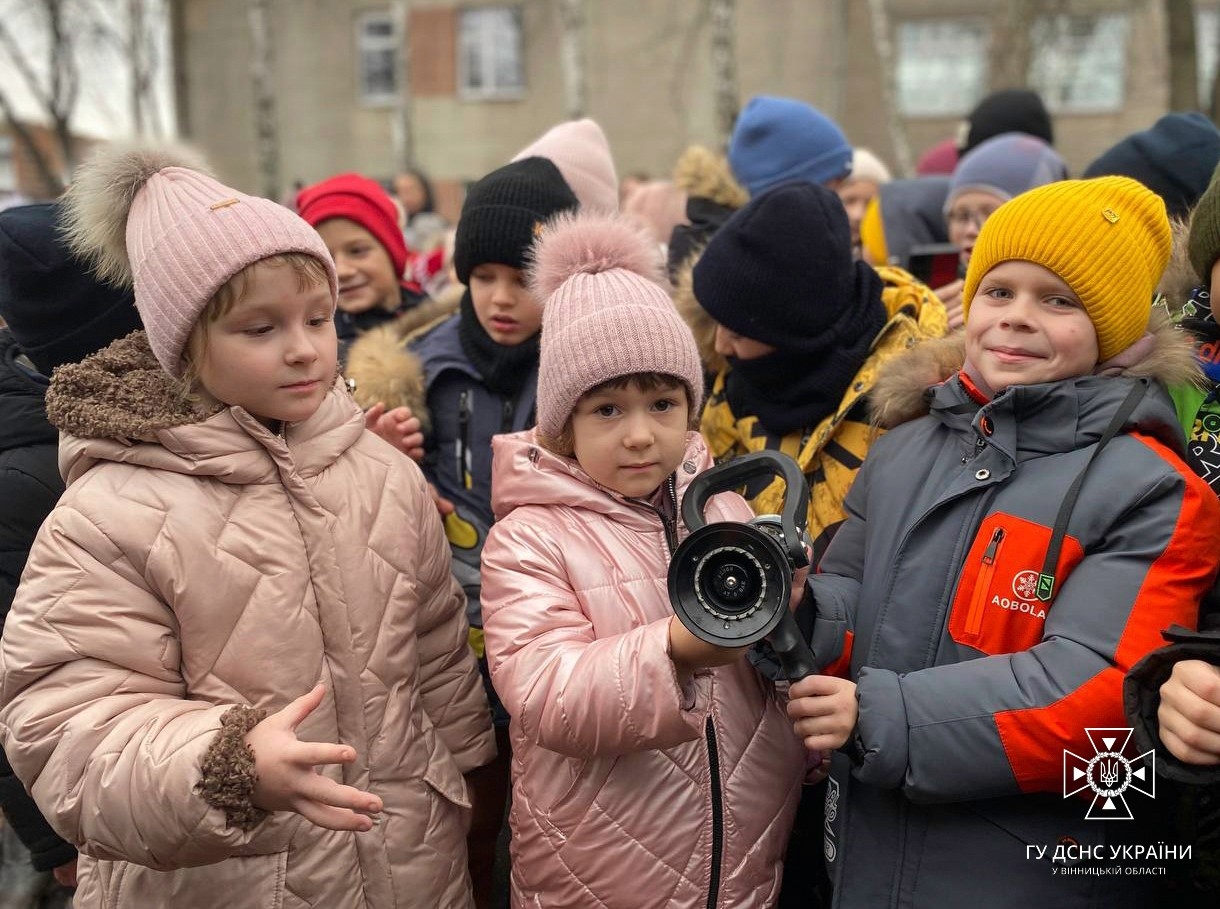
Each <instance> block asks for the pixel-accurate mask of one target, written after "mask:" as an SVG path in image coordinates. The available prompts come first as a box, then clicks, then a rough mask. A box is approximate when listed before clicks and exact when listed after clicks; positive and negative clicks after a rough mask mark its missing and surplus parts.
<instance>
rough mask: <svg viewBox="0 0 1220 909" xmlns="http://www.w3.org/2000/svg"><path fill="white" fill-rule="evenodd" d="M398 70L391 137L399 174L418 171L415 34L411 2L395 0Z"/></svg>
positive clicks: (395, 163)
mask: <svg viewBox="0 0 1220 909" xmlns="http://www.w3.org/2000/svg"><path fill="white" fill-rule="evenodd" d="M391 9H392V10H393V13H394V30H395V44H396V47H397V53H396V55H395V58H396V59H397V61H398V62H397V68H396V72H395V79H394V81H395V82H396V83H397V87H398V98H397V100H396V101H395V102H394V120H393V123H392V125H391V130H390V132H391V137H392V141H393V145H394V166H395V168H397V170H398V173H405V172H407V171H413V170H415V130H414V129H413V128H412V124H411V34H410V13H409V11H408V10H407V0H394V4H393V6H392V7H391Z"/></svg>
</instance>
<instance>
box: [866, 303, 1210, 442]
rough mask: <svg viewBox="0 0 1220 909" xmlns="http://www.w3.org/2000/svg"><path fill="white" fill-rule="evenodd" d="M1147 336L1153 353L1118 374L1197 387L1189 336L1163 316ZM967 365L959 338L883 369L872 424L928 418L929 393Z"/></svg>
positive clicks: (914, 351) (927, 346) (915, 351)
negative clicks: (963, 365)
mask: <svg viewBox="0 0 1220 909" xmlns="http://www.w3.org/2000/svg"><path fill="white" fill-rule="evenodd" d="M1149 331H1150V332H1151V333H1152V336H1153V339H1154V341H1155V344H1154V347H1153V349H1152V352H1151V353H1150V354H1149V355H1148V356H1146V357H1145V358H1144V359H1142V360H1141V361H1140V362H1139V363H1137V364H1135V365H1134V366H1131V367H1129V368H1127V369H1123V370H1122V371H1121V373H1120V374H1121V375H1123V376H1128V377H1132V378H1138V377H1148V378H1152V379H1156V380H1157V381H1159V382H1161V383H1162V384H1163V385H1165V386H1167V387H1173V386H1181V385H1191V384H1198V383H1199V382H1200V381H1201V380H1202V373H1201V372H1200V370H1199V364H1198V361H1197V360H1196V359H1195V353H1194V344H1193V341H1192V340H1191V338H1190V336H1189V335H1188V334H1186V333H1185V332H1182V331H1179V330H1178V329H1177V328H1175V327H1174V326H1173V325H1172V323H1170V321H1169V319H1168V318H1166V317H1165V316H1163V315H1160V314H1154V315H1153V317H1152V321H1151V322H1150V324H1149ZM965 359H966V339H965V336H964V334H963V333H961V332H958V333H956V334H953V335H950V336H949V337H947V338H941V339H938V340H933V341H925V342H924V343H922V344H919V345H917V346H915V347H913V348H911V349H910V350H909V351H907V352H906V353H904V354H902V355H901V356H898V357H895V358H894V359H892V360H890V361H889V362H888V363H886V364H885V365H884V366H883V367H882V368H881V371H880V374H879V375H878V377H877V383H876V384H875V385H874V386H873V391H872V412H873V423H874V424H875V425H876V426H877V427H879V428H881V429H893V428H894V427H895V426H899V425H901V424H902V423H906V422H907V421H909V420H914V419H916V418H918V417H922V416H924V415H926V414H927V413H928V412H929V400H928V389H929V388H930V387H931V386H934V385H939V384H940V383H941V382H944V381H945V380H946V379H948V378H949V377H951V376H952V375H954V374H955V373H956V372H958V370H960V369H961V368H962V364H963V363H964V362H965Z"/></svg>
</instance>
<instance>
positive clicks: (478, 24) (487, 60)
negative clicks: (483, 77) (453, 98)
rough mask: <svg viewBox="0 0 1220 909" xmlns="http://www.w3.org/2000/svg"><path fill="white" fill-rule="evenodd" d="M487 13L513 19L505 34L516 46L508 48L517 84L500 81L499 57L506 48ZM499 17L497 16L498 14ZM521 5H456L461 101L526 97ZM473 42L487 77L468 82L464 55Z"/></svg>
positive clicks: (467, 66) (467, 69) (468, 70)
mask: <svg viewBox="0 0 1220 909" xmlns="http://www.w3.org/2000/svg"><path fill="white" fill-rule="evenodd" d="M489 13H498V14H501V15H502V14H505V13H507V14H508V15H509V16H510V17H511V19H512V20H513V32H511V33H510V34H509V35H508V36H507V37H508V38H510V39H512V40H514V41H515V44H516V47H515V48H510V49H508V50H507V53H510V54H515V56H516V65H517V74H518V76H519V80H518V82H517V83H516V84H512V83H506V84H503V85H501V84H499V83H497V81H496V79H497V76H498V69H499V64H500V63H501V62H502V61H501V59H500V57H501V55H502V54H504V53H505V52H506V50H505V45H504V44H503V43H502V42H503V39H504V38H505V35H504V34H502V33H499V32H497V31H496V30H495V28H496V23H495V21H494V19H493V17H491V16H488V15H487V14H489ZM497 18H498V17H497ZM524 18H525V17H524V15H523V13H522V11H521V7H520V6H517V5H515V4H498V5H487V6H465V7H461V8H459V9H458V19H457V68H458V72H457V85H458V97H459V98H461V99H462V100H463V101H518V100H520V99H522V98H524V97H525V91H526V83H525V21H524ZM471 45H473V46H474V47H476V48H477V49H478V52H479V54H480V55H481V56H482V58H483V66H484V68H485V70H486V72H487V74H488V75H489V80H488V81H486V82H485V83H484V84H483V85H478V86H475V85H471V84H470V83H471V73H470V67H469V64H468V59H467V51H468V50H469V49H470V46H471Z"/></svg>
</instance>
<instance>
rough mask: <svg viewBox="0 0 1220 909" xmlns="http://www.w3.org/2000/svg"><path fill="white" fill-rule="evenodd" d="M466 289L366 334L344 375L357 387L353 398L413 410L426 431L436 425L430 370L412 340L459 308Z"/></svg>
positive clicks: (357, 343)
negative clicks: (428, 381)
mask: <svg viewBox="0 0 1220 909" xmlns="http://www.w3.org/2000/svg"><path fill="white" fill-rule="evenodd" d="M463 292H464V288H462V287H461V286H460V285H455V286H454V287H453V288H452V292H451V293H447V294H445V295H444V296H442V297H441V298H440V299H438V300H427V301H425V302H423V303H421V304H419V305H418V306H416V307H414V308H413V309H410V310H408V311H407V312H405V313H403V314H402V315H401V316H399V317H398V318H397V319H395V320H394V321H392V322H389V323H387V324H385V325H381V326H378V327H377V328H373V329H370V330H369V331H366V332H365V333H364V334H363V335H361V336H360V337H359V338H357V339H356V341H355V342H354V343H353V344H352V346H351V349H350V350H349V351H348V355H347V367H346V368H345V369H344V374H345V375H346V376H347V378H348V379H349V380H350V381H352V382H353V383H355V388H353V389H352V397H354V398H355V399H356V403H357V404H359V405H360V406H361V407H362V408H364V409H365V410H367V409H368V408H370V407H372V406H373V405H374V404H376V403H378V402H381V403H383V404H385V406H386V409H387V410H393V409H394V408H395V407H409V408H411V412H412V413H413V414H415V416H416V417H418V418H419V421H420V423H421V424H423V426H424V431H425V432H426V431H427V429H428V426H429V425H430V423H431V419H430V415H429V413H428V405H427V385H426V382H425V377H424V366H423V363H422V362H421V361H420V359H419V357H417V356H416V355H415V354H414V353H412V352H411V351H410V350H408V349H407V348H408V345H409V344H410V343H411V341H412V340H413V339H415V338H417V337H419V336H420V335H422V334H425V333H426V332H427V331H428V330H429V329H431V328H433V327H434V326H435V325H437V324H438V323H439V322H441V321H443V320H444V319H447V318H449V317H450V316H451V315H453V314H454V313H455V312H457V310H458V305H459V303H460V302H461V299H462V293H463Z"/></svg>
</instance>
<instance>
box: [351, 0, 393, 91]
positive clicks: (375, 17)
mask: <svg viewBox="0 0 1220 909" xmlns="http://www.w3.org/2000/svg"><path fill="white" fill-rule="evenodd" d="M382 23H384V24H386V25H388V26H389V29H390V33H389V34H388V35H372V34H369V32H368V29H367V27H368V26H369V25H371V24H382ZM355 48H356V98H357V100H358V101H359V103H360V104H361V105H362V106H364V107H388V106H390V105H393V104H396V103H397V102H398V69H399V66H400V65H401V60H400V59H399V54H401V53H402V47H401V46H400V40H399V34H398V23H397V21H396V19H395V16H394V13H393V11H392V10H389V9H379V10H365V11H364V12H361V13H360V14H359V15H358V16H356V23H355ZM387 53H388V54H389V55H390V64H391V65H390V74H391V75H390V79H391V82H392V83H393V84H392V86H391V88H390V89H388V90H386V91H370V90H369V86H368V83H367V80H366V78H365V72H366V68H365V60H366V57H367V56H368V55H371V54H387Z"/></svg>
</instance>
